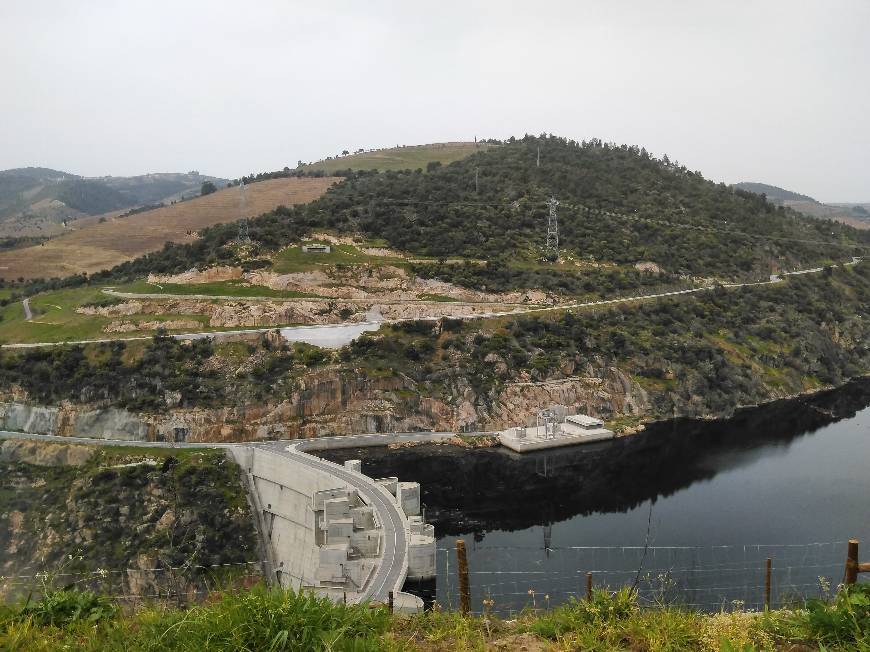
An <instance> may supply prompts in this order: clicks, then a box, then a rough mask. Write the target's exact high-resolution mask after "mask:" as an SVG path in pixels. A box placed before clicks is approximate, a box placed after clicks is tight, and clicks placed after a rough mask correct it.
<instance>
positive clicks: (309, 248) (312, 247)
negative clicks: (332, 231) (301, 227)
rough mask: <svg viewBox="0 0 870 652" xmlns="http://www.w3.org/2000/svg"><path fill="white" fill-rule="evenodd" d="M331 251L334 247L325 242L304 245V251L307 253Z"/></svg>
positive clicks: (326, 252)
mask: <svg viewBox="0 0 870 652" xmlns="http://www.w3.org/2000/svg"><path fill="white" fill-rule="evenodd" d="M330 251H332V247H330V246H329V245H325V244H307V245H302V253H305V254H328V253H329V252H330Z"/></svg>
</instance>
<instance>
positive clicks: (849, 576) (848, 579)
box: [843, 539, 858, 586]
mask: <svg viewBox="0 0 870 652" xmlns="http://www.w3.org/2000/svg"><path fill="white" fill-rule="evenodd" d="M857 581H858V539H849V546H848V548H847V549H846V576H845V578H844V579H843V583H844V584H846V585H847V586H848V585H849V584H854V583H855V582H857Z"/></svg>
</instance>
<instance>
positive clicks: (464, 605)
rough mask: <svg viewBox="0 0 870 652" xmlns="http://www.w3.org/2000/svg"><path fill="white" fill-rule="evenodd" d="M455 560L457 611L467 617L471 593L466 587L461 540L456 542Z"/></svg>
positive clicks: (463, 552)
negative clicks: (457, 580) (457, 568)
mask: <svg viewBox="0 0 870 652" xmlns="http://www.w3.org/2000/svg"><path fill="white" fill-rule="evenodd" d="M456 560H457V562H458V563H459V610H460V612H461V613H462V615H463V616H467V615H468V612H469V611H471V592H470V589H469V587H468V557H466V555H465V541H463V540H462V539H457V540H456Z"/></svg>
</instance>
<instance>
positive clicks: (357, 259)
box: [272, 242, 405, 274]
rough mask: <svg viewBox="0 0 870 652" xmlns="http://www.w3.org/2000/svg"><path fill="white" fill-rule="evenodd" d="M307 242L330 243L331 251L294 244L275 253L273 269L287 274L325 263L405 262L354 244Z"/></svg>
mask: <svg viewBox="0 0 870 652" xmlns="http://www.w3.org/2000/svg"><path fill="white" fill-rule="evenodd" d="M305 244H306V245H308V244H325V245H329V248H330V251H329V253H322V254H321V253H306V252H304V251H302V245H292V246H290V247H287V248H286V249H282V250H281V251H279V252H278V253H277V254H275V256H274V258H273V264H272V269H273V270H274V271H276V272H280V273H282V274H286V273H288V272H308V271H311V270H313V269H317V268H318V267H323V266H324V265H360V264H369V265H395V264H400V265H401V264H404V263H405V260H404V259H402V258H398V257H394V256H372V255H370V254H367V253H365V252H364V251H362V250H361V249H360V247H357V246H354V245H348V244H340V245H334V244H329V243H327V242H306V243H305ZM360 246H369V245H360Z"/></svg>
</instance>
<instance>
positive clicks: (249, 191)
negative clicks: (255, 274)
mask: <svg viewBox="0 0 870 652" xmlns="http://www.w3.org/2000/svg"><path fill="white" fill-rule="evenodd" d="M336 181H338V179H337V178H335V177H324V178H321V179H315V178H289V179H272V180H269V181H261V182H259V183H254V184H251V185H249V186H247V188H246V210H245V214H246V215H247V216H248V217H254V216H256V215H260V214H262V213H265V212H267V211H270V210H272V209H273V208H275V207H276V206H279V205H280V204H284V205H286V206H290V205H292V204H300V203H306V202H309V201H311V200H313V199H316V198H317V197H320V195H322V194H323V193H324V192H326V189H327V188H329V186H331V185H332V184H333V183H335V182H336ZM237 219H239V190H238V188H228V189H226V190H220V191H218V192H216V193H214V194H211V195H206V196H205V197H198V198H196V199H191V200H188V201H186V202H182V203H179V204H175V205H173V206H166V207H165V208H158V209H157V210H153V211H148V212H146V213H139V214H137V215H131V216H130V217H124V218H115V217H108V218H106V219H105V221H103V222H100V220H99V218H98V217H90V218H83V219H81V220H77V221H76V222H74V223H73V227H72V228H73V229H75V230H71V231H70V232H68V233H65V234H64V235H62V236H59V237H57V238H55V239H53V240H49V241H48V242H45V243H44V244H42V245H38V246H35V247H27V248H24V249H16V250H13V251H7V252H4V253H0V277H3V278H18V277H24V278H39V277H42V278H51V277H55V276H58V277H61V276H69V275H71V274H75V273H78V272H88V273H93V272H98V271H100V270H103V269H109V268H111V267H113V266H115V265H117V264H119V263H122V262H124V261H126V260H131V259H133V258H136V257H137V256H141V255H142V254H145V253H148V252H149V251H156V250H158V249H160V248H162V247H163V244H164V243H165V242H190V241H191V240H192V239H193V238H194V237H195V236H190V235H188V231H198V230H199V229H202V228H204V227H206V226H210V225H212V224H221V223H224V222H232V221H235V220H237Z"/></svg>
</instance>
